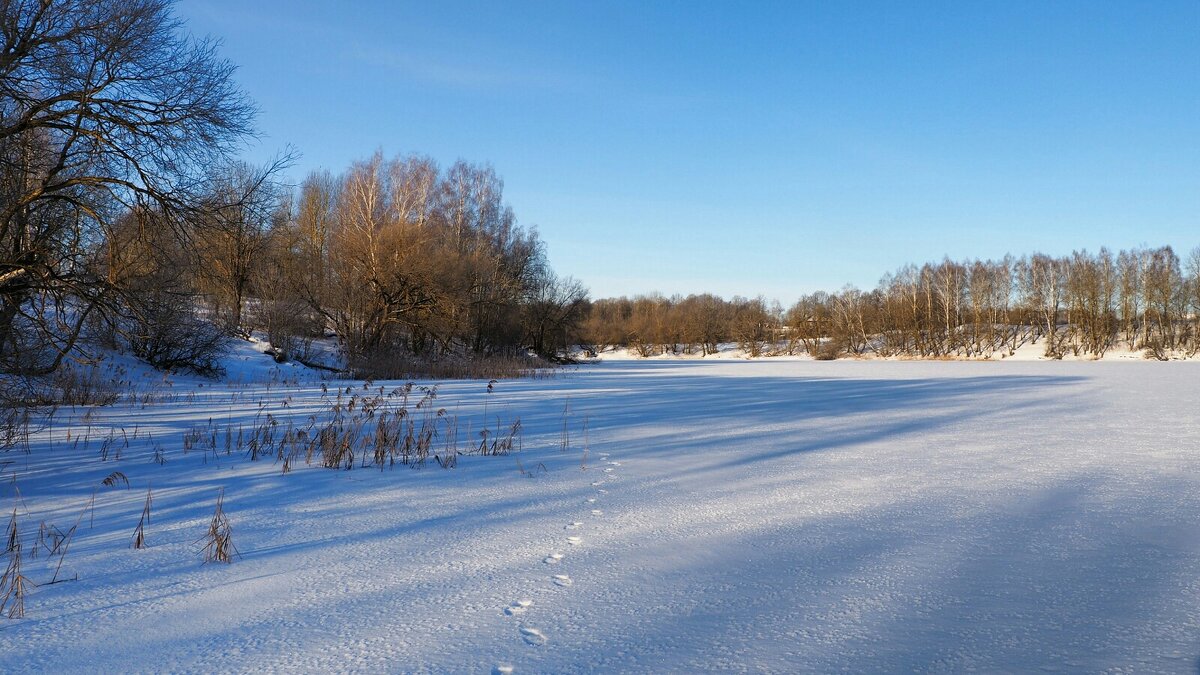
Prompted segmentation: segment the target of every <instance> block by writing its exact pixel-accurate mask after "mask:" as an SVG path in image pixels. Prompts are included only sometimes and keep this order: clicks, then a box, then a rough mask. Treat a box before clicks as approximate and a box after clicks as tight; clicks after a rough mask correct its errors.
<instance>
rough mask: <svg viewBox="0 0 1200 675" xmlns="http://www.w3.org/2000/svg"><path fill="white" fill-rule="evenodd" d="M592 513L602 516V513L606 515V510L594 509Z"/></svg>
mask: <svg viewBox="0 0 1200 675" xmlns="http://www.w3.org/2000/svg"><path fill="white" fill-rule="evenodd" d="M592 515H593V516H602V515H604V512H603V511H601V510H600V509H592Z"/></svg>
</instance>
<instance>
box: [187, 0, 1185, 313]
mask: <svg viewBox="0 0 1200 675" xmlns="http://www.w3.org/2000/svg"><path fill="white" fill-rule="evenodd" d="M177 12H178V13H179V14H180V15H181V16H183V17H184V18H185V19H186V20H187V21H188V24H189V26H190V28H191V30H192V31H193V32H195V33H198V34H208V35H213V36H216V37H220V38H222V39H223V41H224V46H223V48H222V54H223V55H224V56H225V57H227V58H229V59H230V60H232V61H234V62H235V63H237V64H239V65H240V70H239V73H238V78H239V81H240V82H241V84H242V85H243V86H244V87H245V89H246V90H247V91H248V92H249V93H250V94H251V95H252V96H253V97H254V98H255V100H256V101H257V102H258V104H259V106H260V108H261V110H262V113H261V117H260V120H259V121H260V128H261V130H262V132H263V134H264V138H263V140H262V144H261V146H260V147H258V148H254V149H252V150H251V151H250V152H249V153H248V154H249V158H250V159H252V160H263V159H265V158H266V157H268V156H269V155H271V154H273V153H274V152H275V151H276V150H277V149H279V148H281V147H283V146H285V145H288V144H291V145H292V146H294V147H295V148H296V149H297V150H298V151H299V152H301V153H302V155H303V156H302V157H301V159H300V161H299V162H298V163H297V165H296V166H295V167H294V168H293V169H292V172H291V173H292V177H293V179H295V180H299V178H301V177H302V176H303V175H304V174H305V173H307V172H308V171H309V170H311V169H314V168H318V167H324V168H328V169H331V170H333V171H335V172H338V171H341V170H343V169H344V168H346V167H347V166H348V165H349V164H350V163H351V162H352V161H355V160H357V159H362V158H365V157H367V156H369V155H370V154H371V153H373V152H374V151H376V150H382V151H383V152H384V153H385V154H387V155H395V154H401V153H402V154H408V153H412V152H416V153H421V154H427V155H430V156H432V157H433V158H435V159H437V160H438V161H439V162H441V163H442V164H443V165H447V164H449V163H451V162H453V161H454V160H456V159H459V158H462V159H467V160H469V161H474V162H488V163H491V164H492V165H493V166H494V167H495V168H496V170H497V172H498V173H499V174H500V175H501V176H503V178H504V179H505V186H506V195H507V198H508V201H509V202H510V203H511V204H512V206H513V208H514V210H515V211H516V213H517V215H518V218H519V219H520V221H521V222H522V223H523V224H525V225H536V226H537V227H538V229H539V231H540V233H541V236H542V238H543V239H544V240H545V241H546V242H547V244H548V250H549V254H550V260H551V262H552V264H553V265H554V267H555V269H556V271H558V272H559V273H560V274H569V275H573V276H575V277H577V278H579V279H581V280H582V281H583V282H584V283H585V284H586V285H588V286H589V287H590V288H591V290H592V296H593V297H606V296H611V295H619V294H634V293H640V292H648V291H660V292H663V293H666V294H672V293H677V292H678V293H688V292H704V291H709V292H714V293H718V294H722V295H725V296H730V295H734V294H741V295H747V296H753V295H758V294H764V295H766V296H767V297H768V298H777V299H779V300H781V301H782V302H784V304H785V305H786V304H789V303H790V302H792V301H793V300H794V299H795V297H796V296H797V295H799V294H801V293H806V292H811V291H814V290H836V289H837V288H840V287H841V286H842V285H844V284H846V283H853V284H856V285H859V286H860V287H864V288H870V287H874V285H875V283H876V282H877V281H878V279H879V277H880V276H881V275H882V274H883V273H884V272H887V271H890V270H893V269H895V268H897V267H898V266H900V265H902V264H905V263H908V262H914V263H921V262H925V261H927V260H936V259H940V258H941V257H942V256H943V255H949V256H950V257H952V258H956V259H959V258H967V257H980V258H985V257H998V256H1001V255H1003V254H1004V253H1006V252H1012V253H1016V254H1020V253H1027V252H1031V251H1035V250H1038V251H1042V252H1046V253H1051V254H1066V253H1069V252H1070V251H1071V250H1072V249H1077V248H1087V249H1089V250H1092V251H1094V250H1096V249H1098V248H1099V247H1100V246H1105V245H1106V246H1108V247H1110V248H1113V249H1119V248H1127V247H1133V246H1137V245H1143V244H1145V245H1154V246H1157V245H1161V244H1170V245H1172V246H1174V247H1176V250H1177V251H1178V252H1180V253H1181V254H1183V253H1184V252H1186V251H1187V250H1190V249H1191V248H1192V247H1194V246H1197V245H1200V0H1187V1H1185V2H1178V3H1173V2H1167V1H1165V0H1156V1H1155V2H1126V3H1118V2H1103V1H1101V2H1080V3H1072V2H1028V3H1023V2H992V3H983V2H962V1H961V0H959V1H955V2H945V3H936V2H915V3H907V2H880V3H867V2H820V3H817V2H813V3H804V2H779V3H770V2H733V1H732V0H731V1H729V2H711V3H706V2H650V1H646V0H643V1H640V2H627V3H619V2H583V1H579V2H574V1H567V2H563V1H561V0H547V1H546V2H538V3H525V2H517V1H515V0H506V1H504V2H500V1H496V2H491V3H457V2H442V1H440V0H439V1H437V2H428V1H422V2H387V1H370V2H368V1H360V2H350V1H343V2H333V1H329V2H302V1H291V0H286V1H285V0H237V1H231V0H181V1H180V2H179V4H178V5H177Z"/></svg>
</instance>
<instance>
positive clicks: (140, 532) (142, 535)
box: [133, 485, 154, 549]
mask: <svg viewBox="0 0 1200 675" xmlns="http://www.w3.org/2000/svg"><path fill="white" fill-rule="evenodd" d="M153 500H154V497H153V496H152V495H151V493H150V486H149V485H147V486H146V505H145V506H143V507H142V517H141V518H139V519H138V524H137V529H135V530H134V531H133V547H134V548H135V549H142V548H146V523H149V522H150V506H151V504H152V503H153Z"/></svg>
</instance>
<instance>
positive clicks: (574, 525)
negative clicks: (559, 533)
mask: <svg viewBox="0 0 1200 675" xmlns="http://www.w3.org/2000/svg"><path fill="white" fill-rule="evenodd" d="M581 527H583V523H581V522H579V521H578V520H576V521H574V522H572V523H571V524H569V525H567V526H566V527H565V528H563V529H567V530H577V529H579V528H581Z"/></svg>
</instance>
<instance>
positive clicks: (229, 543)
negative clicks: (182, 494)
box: [201, 488, 241, 564]
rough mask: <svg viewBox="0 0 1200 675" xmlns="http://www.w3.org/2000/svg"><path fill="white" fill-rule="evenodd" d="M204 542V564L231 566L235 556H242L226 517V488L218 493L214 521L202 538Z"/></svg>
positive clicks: (210, 523) (210, 522)
mask: <svg viewBox="0 0 1200 675" xmlns="http://www.w3.org/2000/svg"><path fill="white" fill-rule="evenodd" d="M201 539H202V540H203V541H204V551H203V553H204V562H205V563H210V562H220V563H225V564H229V563H231V562H233V556H235V555H236V556H241V553H239V552H238V550H237V547H236V546H234V545H233V526H232V525H231V524H230V523H229V517H228V516H226V515H225V488H221V491H220V492H219V493H217V509H216V511H214V512H213V517H212V520H211V521H209V523H208V531H207V532H205V533H204V536H203V537H201Z"/></svg>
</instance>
